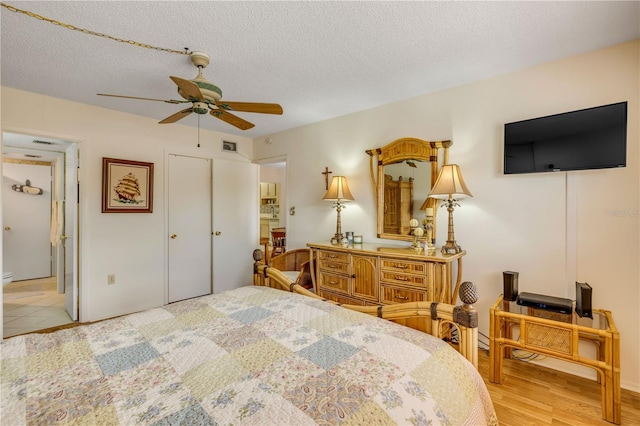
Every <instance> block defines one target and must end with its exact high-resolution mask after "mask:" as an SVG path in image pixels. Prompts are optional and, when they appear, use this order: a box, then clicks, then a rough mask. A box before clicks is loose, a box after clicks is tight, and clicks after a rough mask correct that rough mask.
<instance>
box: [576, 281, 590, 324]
mask: <svg viewBox="0 0 640 426" xmlns="http://www.w3.org/2000/svg"><path fill="white" fill-rule="evenodd" d="M576 314H578V315H579V316H580V317H581V318H582V317H587V318H593V311H592V310H591V286H590V285H589V284H587V283H579V282H578V281H576Z"/></svg>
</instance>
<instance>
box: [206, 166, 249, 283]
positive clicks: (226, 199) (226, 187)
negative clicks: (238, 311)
mask: <svg viewBox="0 0 640 426" xmlns="http://www.w3.org/2000/svg"><path fill="white" fill-rule="evenodd" d="M258 172H259V168H258V165H257V164H252V163H244V162H239V161H229V160H219V159H215V160H213V194H214V196H213V225H214V226H213V229H214V234H215V235H214V237H213V291H214V293H220V292H221V291H225V290H230V289H233V288H237V287H241V286H245V285H251V284H252V283H253V258H252V257H251V254H252V252H253V250H254V249H256V248H259V245H258V244H257V242H258V241H259V239H258V233H259V219H258V213H257V212H258V201H259V194H258V190H259V181H258Z"/></svg>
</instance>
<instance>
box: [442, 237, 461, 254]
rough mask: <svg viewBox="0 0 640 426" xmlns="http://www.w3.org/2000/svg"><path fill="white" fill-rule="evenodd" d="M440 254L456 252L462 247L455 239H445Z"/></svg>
mask: <svg viewBox="0 0 640 426" xmlns="http://www.w3.org/2000/svg"><path fill="white" fill-rule="evenodd" d="M440 251H441V252H442V254H458V253H460V252H461V251H462V247H460V246H459V245H458V243H456V241H455V240H447V243H446V244H445V245H443V246H442V248H441V249H440Z"/></svg>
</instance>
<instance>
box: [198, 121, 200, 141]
mask: <svg viewBox="0 0 640 426" xmlns="http://www.w3.org/2000/svg"><path fill="white" fill-rule="evenodd" d="M198 148H200V114H198Z"/></svg>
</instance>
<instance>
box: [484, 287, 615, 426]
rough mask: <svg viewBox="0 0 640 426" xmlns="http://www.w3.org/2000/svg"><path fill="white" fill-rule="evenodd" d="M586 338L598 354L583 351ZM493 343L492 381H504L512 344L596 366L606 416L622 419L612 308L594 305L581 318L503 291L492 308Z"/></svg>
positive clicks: (491, 341) (491, 352)
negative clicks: (520, 302)
mask: <svg viewBox="0 0 640 426" xmlns="http://www.w3.org/2000/svg"><path fill="white" fill-rule="evenodd" d="M581 341H583V342H585V341H586V342H589V343H592V344H594V345H595V347H596V358H595V359H593V358H588V357H585V356H583V355H582V354H581V353H580V345H579V343H580V342H581ZM489 345H490V362H489V364H490V366H489V380H490V381H491V382H492V383H501V382H502V363H503V359H504V358H510V357H511V350H512V349H522V350H525V351H528V352H533V353H538V354H541V355H545V356H549V357H553V358H557V359H561V360H564V361H569V362H573V363H576V364H578V365H582V366H584V367H590V368H593V369H594V370H596V372H597V373H598V383H600V386H601V389H602V417H603V418H604V419H605V420H607V421H609V422H612V423H616V424H620V334H619V333H618V330H617V329H616V326H615V324H614V322H613V317H612V316H611V312H610V311H605V310H600V309H594V310H593V319H590V318H580V317H578V315H577V314H576V313H575V312H572V313H571V314H558V313H555V312H549V311H546V310H542V309H534V308H527V307H524V306H519V305H517V304H516V303H515V302H508V301H504V300H503V297H502V295H501V296H500V297H499V298H498V301H497V302H496V304H495V305H494V306H493V307H492V308H491V309H490V335H489Z"/></svg>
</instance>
